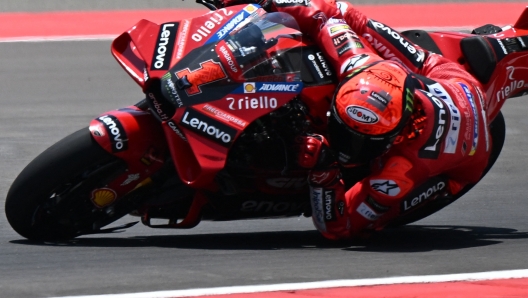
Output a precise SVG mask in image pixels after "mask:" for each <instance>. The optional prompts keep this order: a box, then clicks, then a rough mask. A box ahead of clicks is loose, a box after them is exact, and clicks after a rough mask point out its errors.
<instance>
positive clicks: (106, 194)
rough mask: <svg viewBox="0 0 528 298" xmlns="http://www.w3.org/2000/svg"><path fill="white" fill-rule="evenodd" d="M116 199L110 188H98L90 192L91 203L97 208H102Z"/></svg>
mask: <svg viewBox="0 0 528 298" xmlns="http://www.w3.org/2000/svg"><path fill="white" fill-rule="evenodd" d="M116 199H117V194H116V192H115V191H114V190H113V189H110V188H98V189H95V190H93V191H92V197H91V201H92V203H93V204H94V205H95V206H96V207H98V208H104V207H106V206H108V205H110V204H112V203H113V202H114V201H115V200H116Z"/></svg>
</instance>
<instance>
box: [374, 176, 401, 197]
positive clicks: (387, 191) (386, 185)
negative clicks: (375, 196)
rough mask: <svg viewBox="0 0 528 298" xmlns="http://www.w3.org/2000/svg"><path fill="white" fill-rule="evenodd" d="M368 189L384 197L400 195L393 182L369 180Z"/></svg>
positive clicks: (397, 187) (396, 184) (396, 185)
mask: <svg viewBox="0 0 528 298" xmlns="http://www.w3.org/2000/svg"><path fill="white" fill-rule="evenodd" d="M370 187H371V188H372V189H373V190H375V191H377V192H379V193H382V194H384V195H386V196H390V197H395V196H397V195H398V194H400V191H401V189H400V186H399V185H398V183H396V182H394V181H393V180H385V179H373V180H370Z"/></svg>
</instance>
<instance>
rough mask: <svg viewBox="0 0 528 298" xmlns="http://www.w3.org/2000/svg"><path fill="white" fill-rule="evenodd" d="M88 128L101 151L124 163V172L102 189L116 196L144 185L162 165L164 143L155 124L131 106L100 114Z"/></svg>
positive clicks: (164, 155) (151, 118)
mask: <svg viewBox="0 0 528 298" xmlns="http://www.w3.org/2000/svg"><path fill="white" fill-rule="evenodd" d="M89 129H90V132H91V134H92V137H93V138H94V140H95V141H96V142H97V143H98V144H99V145H100V146H101V147H102V148H103V149H104V150H106V151H108V152H109V153H111V154H113V155H115V156H117V157H119V158H121V159H122V160H124V161H125V162H126V164H127V171H126V173H124V174H122V175H121V176H119V177H115V178H114V179H113V180H112V181H110V182H109V184H108V186H107V187H106V188H108V189H111V190H113V191H115V192H116V193H117V195H118V197H120V196H122V195H124V194H126V193H128V192H129V191H131V190H133V189H134V188H135V187H137V186H138V184H139V183H141V182H146V181H145V179H147V178H149V177H150V176H152V174H153V173H155V172H157V171H158V170H159V169H160V168H161V167H162V166H163V164H164V163H165V160H166V158H167V154H168V152H167V149H166V148H167V144H166V142H165V137H164V135H163V132H162V131H160V129H159V123H158V122H157V121H156V119H154V118H153V117H152V115H151V114H150V113H148V112H145V111H142V110H140V109H138V108H137V107H135V106H131V107H128V108H124V109H119V110H114V111H110V112H107V113H105V114H102V115H101V116H99V117H97V118H95V119H93V120H92V121H91V122H90V126H89ZM102 207H104V206H102Z"/></svg>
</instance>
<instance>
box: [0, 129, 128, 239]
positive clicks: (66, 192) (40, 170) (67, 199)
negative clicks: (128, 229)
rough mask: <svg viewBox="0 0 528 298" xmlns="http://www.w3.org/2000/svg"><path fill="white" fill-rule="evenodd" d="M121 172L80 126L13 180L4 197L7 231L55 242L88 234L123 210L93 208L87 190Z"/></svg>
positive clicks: (118, 162) (115, 161)
mask: <svg viewBox="0 0 528 298" xmlns="http://www.w3.org/2000/svg"><path fill="white" fill-rule="evenodd" d="M125 170H126V164H125V163H124V162H123V161H121V160H120V159H118V158H117V157H115V156H113V155H111V154H109V153H108V152H106V151H105V150H103V149H102V148H101V147H100V146H99V145H98V144H97V143H96V142H95V141H94V140H93V138H92V136H91V134H90V131H89V130H88V128H83V129H81V130H79V131H77V132H75V133H73V134H71V135H69V136H67V137H66V138H64V139H62V140H61V141H59V142H57V143H56V144H54V145H52V146H51V147H50V148H48V149H46V150H45V151H44V152H42V153H41V154H40V155H39V156H37V157H36V158H35V159H34V160H33V161H31V162H30V163H29V164H28V165H27V166H26V168H24V170H23V171H22V172H21V173H20V174H19V175H18V177H17V178H16V179H15V181H14V182H13V184H12V185H11V188H10V189H9V192H8V194H7V197H6V202H5V213H6V217H7V219H8V221H9V223H10V224H11V227H12V228H13V229H14V230H15V231H16V232H17V233H19V234H20V235H21V236H23V237H25V238H27V239H29V240H37V241H56V240H66V239H71V238H74V237H76V236H78V235H82V234H89V233H91V232H95V231H97V230H98V229H99V228H100V224H101V223H102V222H105V224H106V223H108V222H111V221H114V220H117V219H118V218H109V217H121V216H124V215H125V214H126V212H121V213H120V214H118V215H116V214H111V215H109V212H108V210H102V209H99V208H95V206H94V204H93V203H92V202H91V192H92V191H93V190H94V189H95V188H99V187H103V186H104V185H105V184H106V183H108V182H109V181H111V179H112V178H113V177H114V178H115V177H116V176H117V175H119V174H121V173H123V171H125Z"/></svg>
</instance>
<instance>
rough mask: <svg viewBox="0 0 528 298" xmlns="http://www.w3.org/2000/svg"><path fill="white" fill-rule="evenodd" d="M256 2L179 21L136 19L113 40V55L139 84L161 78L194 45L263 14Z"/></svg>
mask: <svg viewBox="0 0 528 298" xmlns="http://www.w3.org/2000/svg"><path fill="white" fill-rule="evenodd" d="M262 13H264V11H263V10H262V9H260V7H259V6H258V5H255V4H249V5H236V6H232V7H229V8H222V9H219V10H216V11H212V12H209V13H207V14H205V15H203V16H200V17H197V18H193V19H184V20H181V21H179V22H169V23H163V24H160V25H158V24H155V23H153V22H150V21H147V20H141V21H139V22H138V23H136V24H135V25H134V26H133V27H132V28H130V29H129V30H128V31H127V32H125V33H123V34H121V35H120V36H118V37H117V38H116V39H115V40H114V41H113V42H112V47H111V51H112V55H114V57H115V58H116V60H117V61H118V62H119V64H120V65H121V66H122V67H123V69H124V70H125V71H126V72H127V73H128V74H129V75H130V76H131V77H132V79H134V81H135V82H136V83H137V84H138V85H140V86H141V87H142V88H144V87H145V82H146V81H147V79H148V78H150V77H154V78H161V77H162V76H163V75H165V73H166V72H167V69H170V68H171V67H172V66H174V65H175V64H176V63H177V62H178V61H179V60H180V59H181V58H183V57H185V56H186V55H187V54H188V53H189V52H190V51H192V50H193V49H195V48H197V47H200V46H203V45H205V44H210V43H214V42H215V41H217V40H219V39H221V38H223V37H224V36H226V35H227V34H229V33H230V32H231V31H232V30H233V29H235V27H236V26H237V25H239V24H240V23H241V22H242V21H244V20H246V19H247V18H248V17H249V16H251V15H258V14H262Z"/></svg>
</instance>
